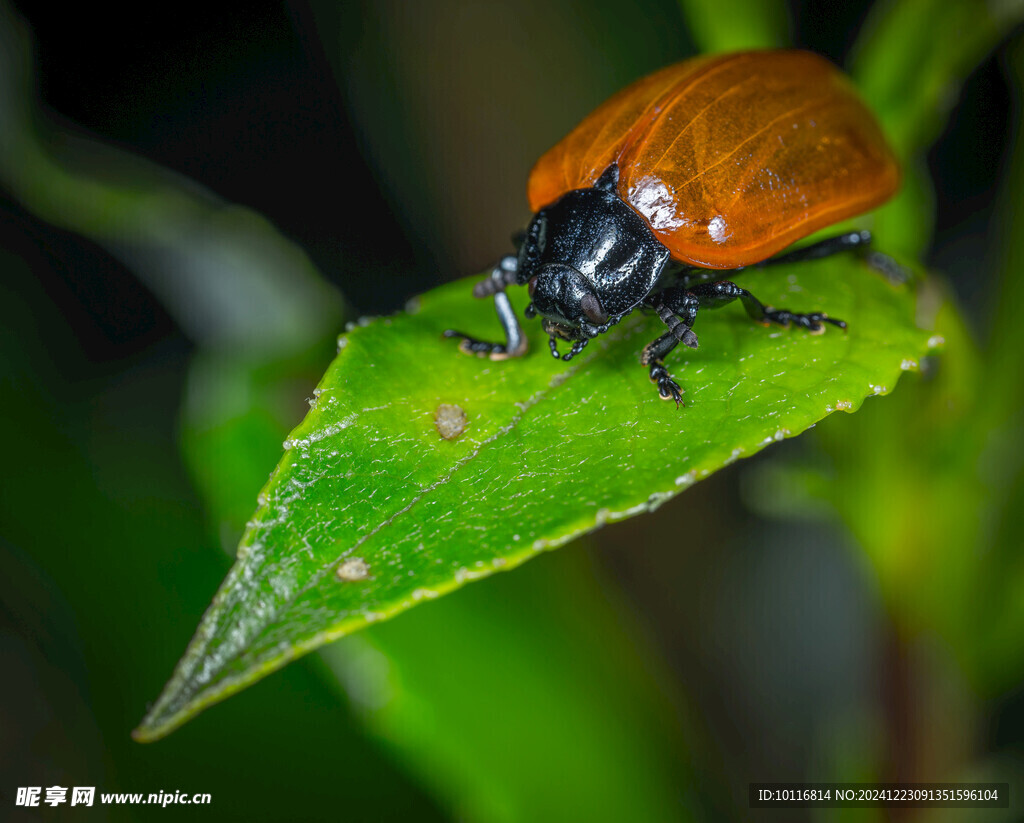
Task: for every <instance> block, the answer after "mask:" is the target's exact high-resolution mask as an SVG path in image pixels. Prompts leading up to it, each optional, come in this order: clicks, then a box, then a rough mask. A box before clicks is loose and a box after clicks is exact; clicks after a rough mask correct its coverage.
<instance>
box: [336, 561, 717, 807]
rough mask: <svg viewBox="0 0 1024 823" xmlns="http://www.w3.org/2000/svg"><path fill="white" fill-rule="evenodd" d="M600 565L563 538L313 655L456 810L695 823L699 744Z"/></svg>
mask: <svg viewBox="0 0 1024 823" xmlns="http://www.w3.org/2000/svg"><path fill="white" fill-rule="evenodd" d="M599 572H600V569H599V568H595V564H594V562H593V560H592V558H591V557H590V556H589V555H588V553H587V552H585V551H584V550H583V547H582V546H579V545H578V544H577V545H576V547H575V548H574V549H573V550H570V551H565V552H558V553H556V554H554V555H550V556H547V557H545V558H544V562H538V563H531V564H530V565H529V566H527V567H526V568H524V569H522V570H521V571H519V572H517V573H516V574H508V575H497V576H495V577H494V578H491V579H490V580H487V581H486V582H483V583H481V584H480V585H477V586H470V587H469V588H467V589H466V590H465V591H463V592H460V593H459V595H458V596H457V597H446V598H444V599H442V600H441V601H439V602H436V603H431V604H429V605H426V606H424V607H423V608H422V609H420V610H418V611H417V614H416V616H415V619H410V620H395V621H390V622H388V623H387V624H384V625H380V626H374V627H373V628H372V629H370V630H369V631H367V632H363V633H361V634H360V635H358V636H357V637H353V638H349V639H348V640H346V642H344V643H337V644H334V645H331V646H329V647H327V648H325V649H323V650H322V654H323V656H324V658H325V659H326V660H327V662H328V664H329V665H330V666H331V668H332V669H333V670H334V671H335V672H337V673H338V675H339V679H340V681H341V683H342V685H343V686H344V687H345V690H346V692H347V694H348V695H349V696H350V698H351V699H352V702H353V704H354V705H355V707H356V708H357V709H359V710H360V712H361V714H362V715H363V716H364V717H365V719H366V721H367V723H368V725H369V728H370V729H371V730H372V731H373V732H375V733H376V734H377V735H378V736H379V737H380V738H382V739H383V740H385V741H387V742H388V743H389V744H390V745H391V746H392V747H394V749H395V750H396V751H397V752H398V753H399V755H400V756H401V757H402V758H403V760H405V761H406V762H407V763H408V764H409V766H410V768H411V769H412V770H413V771H414V772H415V773H417V774H419V775H420V776H421V778H422V780H423V781H424V782H425V784H426V785H428V786H433V787H435V788H436V792H437V794H438V796H439V797H441V798H444V799H445V802H446V805H447V806H448V807H449V808H450V809H451V811H452V816H453V818H454V819H457V820H477V821H480V820H487V821H508V822H509V823H511V821H535V820H587V821H622V820H635V821H659V822H661V821H674V820H689V819H693V817H694V815H693V813H692V809H691V810H690V811H688V810H687V807H686V805H684V803H686V802H690V803H692V802H693V801H692V796H693V795H694V794H700V793H701V791H708V790H709V787H708V786H706V785H705V786H701V787H700V788H698V781H697V780H696V779H695V777H694V775H693V773H692V772H691V770H690V767H689V765H688V763H687V761H686V758H685V753H684V752H682V751H679V749H680V748H681V746H682V743H683V741H685V742H686V743H687V744H696V747H697V749H698V750H699V749H700V747H701V741H700V739H699V738H695V736H694V734H693V732H692V731H691V730H690V729H689V728H688V724H687V722H686V721H685V719H683V718H681V714H682V712H681V708H680V705H679V701H678V699H675V695H674V694H673V693H674V689H673V687H672V685H671V684H672V680H671V677H670V675H669V674H668V673H667V672H666V671H664V670H663V669H661V667H660V665H659V662H658V657H657V654H656V652H655V650H653V649H650V648H648V647H647V644H646V643H645V642H644V635H643V632H642V630H640V629H639V627H637V626H635V625H634V621H633V620H632V619H631V615H630V614H629V612H628V611H627V610H626V609H623V608H622V607H621V604H620V603H619V602H618V598H617V597H616V591H615V589H614V585H608V584H604V585H602V583H601V581H600V579H599V577H600V574H599ZM598 684H600V685H599V686H598ZM705 745H706V744H705Z"/></svg>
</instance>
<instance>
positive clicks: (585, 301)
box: [580, 294, 608, 326]
mask: <svg viewBox="0 0 1024 823" xmlns="http://www.w3.org/2000/svg"><path fill="white" fill-rule="evenodd" d="M580 308H581V309H583V313H584V314H585V315H586V316H587V319H588V320H590V322H591V323H596V324H597V325H598V326H600V325H602V324H604V323H607V322H608V315H607V314H605V313H604V309H602V308H601V303H600V302H599V301H598V299H597V298H596V297H594V295H592V294H585V295H583V298H582V299H581V300H580Z"/></svg>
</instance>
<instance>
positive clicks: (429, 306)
mask: <svg viewBox="0 0 1024 823" xmlns="http://www.w3.org/2000/svg"><path fill="white" fill-rule="evenodd" d="M797 271H798V272H799V274H797V273H796V272H797ZM757 277H758V281H759V283H758V289H757V290H758V293H759V294H760V295H761V296H762V297H763V298H764V299H766V300H767V301H768V302H769V303H771V304H773V305H785V306H790V307H793V308H797V307H799V308H807V309H811V308H815V309H823V310H826V311H828V312H830V313H831V314H833V315H834V316H842V317H844V318H845V319H847V320H848V321H850V323H851V329H850V331H849V333H848V334H843V333H841V332H838V331H837V330H831V331H830V332H829V333H827V334H824V335H820V336H812V335H808V334H806V333H804V332H803V331H800V330H789V329H769V330H766V329H762V328H760V327H758V326H756V325H754V324H751V323H750V322H749V321H748V320H747V319H746V318H745V317H744V316H743V314H742V311H741V310H738V309H736V308H733V309H732V310H726V311H722V312H717V313H712V312H707V313H706V314H704V315H702V319H701V322H700V324H699V326H698V328H699V331H700V333H701V335H702V338H703V340H704V345H703V347H702V348H701V349H699V350H698V351H696V352H691V351H689V350H687V351H686V352H684V353H682V354H681V355H679V356H677V357H676V358H675V360H674V364H673V365H674V368H675V372H676V375H677V377H678V378H679V379H680V382H681V383H682V384H683V385H684V388H686V389H688V394H687V404H686V406H685V407H684V408H682V409H679V410H677V409H676V408H675V406H674V404H672V403H664V402H662V401H660V400H659V399H658V397H657V392H656V391H655V390H654V389H653V387H652V386H651V385H650V383H649V382H648V380H647V377H646V372H645V370H644V369H642V368H641V367H640V366H639V365H638V363H637V357H638V355H639V352H640V349H641V348H642V347H643V345H644V344H645V343H646V342H647V341H648V340H649V339H650V338H652V337H654V336H655V334H656V333H657V330H656V328H655V324H654V322H652V321H650V320H648V319H646V318H644V317H641V316H640V315H639V314H636V315H634V316H633V317H631V318H629V319H627V321H625V322H623V323H622V324H620V325H619V326H617V327H615V329H613V331H612V332H609V333H608V334H606V335H604V336H602V337H601V338H598V339H596V340H595V341H594V342H592V343H591V345H590V347H589V349H588V350H587V351H586V352H585V353H584V355H583V356H581V357H579V358H577V360H576V361H574V362H573V363H572V364H571V365H567V364H564V363H561V362H558V361H554V360H552V358H551V357H549V356H547V352H546V338H545V337H544V336H543V334H542V333H541V332H540V330H539V328H537V325H536V324H531V344H532V349H533V353H532V354H531V355H530V356H528V357H526V358H524V359H521V360H512V361H506V362H499V363H492V362H489V361H486V360H483V361H481V360H478V359H475V358H469V357H464V356H462V355H460V354H459V353H458V352H457V351H456V349H455V346H454V343H453V342H452V341H448V340H443V339H442V338H441V332H442V330H443V329H445V328H446V327H449V326H452V325H458V326H461V327H464V328H465V329H466V330H467V331H470V332H477V333H479V334H481V335H484V334H487V333H488V332H490V333H493V332H494V330H495V325H496V324H495V322H494V319H493V316H492V314H491V309H490V307H489V306H488V305H487V303H486V302H484V301H475V300H473V299H472V298H471V297H470V288H469V285H468V284H467V283H465V282H463V283H457V284H452V285H450V286H446V287H444V288H441V289H438V290H436V291H434V292H431V293H429V294H428V295H425V296H424V297H423V298H422V305H421V307H420V308H418V310H416V311H415V312H414V313H412V314H409V315H403V316H400V317H395V318H386V319H383V320H377V321H372V322H368V323H367V324H365V325H360V326H358V327H355V328H353V329H352V331H351V332H350V333H349V334H348V335H346V336H344V337H342V339H341V340H340V341H339V348H340V354H339V356H338V358H337V359H336V360H335V361H334V363H333V364H332V365H331V367H330V369H329V370H328V372H327V375H326V376H325V377H324V379H323V381H322V382H321V384H320V388H319V389H318V390H317V392H316V402H315V405H314V407H313V408H312V409H311V411H310V413H309V414H308V415H307V417H306V419H305V420H304V421H303V423H302V424H301V425H300V426H299V427H298V428H297V429H296V430H295V431H294V432H293V433H292V434H291V436H290V437H289V439H288V440H287V441H286V442H285V449H286V453H285V456H284V458H283V459H282V461H281V463H280V465H279V466H278V468H277V470H276V471H275V472H274V474H273V475H272V477H271V480H270V482H269V483H268V484H267V486H266V487H265V489H264V491H263V494H262V495H261V497H260V503H259V509H258V511H257V513H256V515H255V517H254V519H253V520H252V521H251V523H250V524H249V527H248V529H247V531H246V533H245V535H244V537H243V539H242V543H241V545H240V547H239V551H238V562H237V563H236V565H235V567H234V568H233V570H232V572H231V573H230V574H229V576H228V578H227V580H226V581H225V583H224V585H223V586H222V588H221V591H220V592H219V593H218V595H217V596H216V598H215V600H214V603H213V606H212V607H211V609H210V611H209V612H208V614H207V615H206V617H205V618H204V620H203V624H202V625H201V626H200V628H199V630H198V633H197V635H196V638H195V639H194V641H193V643H192V645H191V646H190V648H189V650H188V652H187V653H186V655H185V657H184V658H183V660H182V661H181V663H180V664H179V668H178V670H177V672H176V674H175V676H174V677H173V679H172V680H171V682H170V683H169V684H168V685H167V687H166V689H165V691H164V694H163V695H162V696H161V698H160V699H159V701H158V702H157V704H156V705H155V706H154V707H153V709H152V711H151V712H150V714H149V715H148V716H147V718H146V719H145V721H144V722H143V724H142V726H141V727H140V728H139V730H138V731H137V735H138V737H139V738H140V739H153V738H156V737H159V736H161V735H163V734H166V733H167V732H168V731H170V730H171V729H172V728H174V727H175V726H177V725H178V724H180V723H182V722H183V721H184V720H186V719H187V718H188V717H190V716H191V715H193V714H195V713H196V712H197V711H199V710H201V709H202V708H203V707H205V706H207V705H209V704H210V703H212V702H215V701H217V700H219V699H222V698H223V697H225V696H227V695H229V694H231V693H232V692H234V691H237V690H238V689H240V688H242V687H244V686H245V685H247V684H248V683H251V682H253V681H254V680H257V679H259V678H260V677H262V676H263V675H265V674H266V673H268V672H269V671H272V670H274V669H276V668H279V667H280V666H282V665H284V663H286V662H287V661H288V660H290V659H293V658H294V657H297V656H299V655H300V654H303V653H305V652H307V651H309V650H311V649H313V648H316V647H317V646H319V645H321V644H323V643H324V642H327V641H328V640H331V639H334V638H337V637H340V636H342V635H345V634H349V633H351V632H353V631H356V630H357V629H359V628H361V627H363V626H365V625H366V624H368V623H372V622H374V621H377V620H381V619H384V618H387V617H391V616H393V615H395V614H398V613H399V612H402V611H404V610H405V609H408V608H409V607H411V606H413V605H415V604H416V603H417V602H419V601H421V600H423V599H429V598H432V597H436V596H438V595H440V594H444V593H446V592H448V591H451V590H452V589H454V588H457V587H458V586H460V585H462V584H463V583H465V582H467V581H469V580H473V579H475V578H478V577H483V576H485V575H488V574H491V573H493V572H494V571H496V570H498V569H502V568H504V569H508V568H512V567H514V566H516V565H518V564H519V563H522V562H524V561H525V560H527V559H529V558H530V557H532V556H533V555H534V554H535V553H536V552H538V551H541V550H544V549H550V548H555V547H557V546H560V545H562V544H564V543H566V542H568V541H569V540H571V539H572V538H573V537H575V536H577V535H579V534H581V533H583V532H585V531H589V530H591V529H594V528H596V527H598V526H600V525H601V524H602V523H604V522H608V521H613V520H619V519H623V518H626V517H629V516H632V515H634V514H638V513H640V512H643V511H648V510H651V509H653V508H655V507H656V506H658V505H659V504H660V503H662V502H663V501H664V500H666V499H668V498H669V497H671V496H673V495H675V494H677V493H678V492H679V491H681V490H682V489H684V488H686V487H687V486H689V485H691V484H692V483H694V482H695V481H697V480H699V479H701V478H702V477H704V476H706V475H707V474H709V473H710V472H713V471H715V470H716V469H718V468H721V467H722V466H724V465H727V464H728V463H731V462H733V461H734V460H736V459H737V458H738V457H740V456H745V455H750V454H753V453H755V452H757V451H759V450H760V449H762V448H763V447H764V446H766V445H768V444H769V443H772V442H774V441H776V440H779V439H782V438H784V437H789V436H793V435H796V434H798V433H800V432H801V431H803V430H804V429H806V428H807V427H808V426H811V425H813V424H814V423H815V422H817V421H818V420H820V419H821V418H822V417H824V416H826V415H827V414H829V413H830V412H831V411H833V410H835V409H837V408H840V409H846V410H853V409H856V408H857V407H858V406H859V405H860V404H861V402H862V401H863V399H864V397H865V396H866V395H870V394H884V393H886V392H888V391H889V390H890V389H891V388H892V387H893V386H894V384H895V383H896V380H897V379H898V378H899V375H900V374H901V372H902V371H904V370H906V369H908V368H915V367H916V364H917V362H918V360H919V359H920V358H921V357H922V356H923V355H924V353H925V352H926V350H927V339H928V334H927V333H925V332H923V331H921V330H920V329H919V328H918V327H917V326H916V325H915V322H914V312H915V300H914V296H913V294H912V292H911V291H910V289H909V288H908V287H907V286H894V285H892V284H890V283H889V282H887V281H885V280H884V279H883V278H881V277H880V276H879V275H878V274H877V273H875V272H874V271H873V270H871V269H870V268H868V267H867V266H865V265H864V264H863V263H861V262H859V261H857V260H855V259H853V258H851V257H845V258H832V259H830V260H824V261H818V262H815V263H809V264H802V265H800V266H799V267H797V268H789V267H779V268H777V269H774V270H768V271H765V272H763V273H758V275H757ZM517 297H522V295H517ZM672 362H673V361H671V360H670V363H672ZM441 405H451V406H458V407H459V408H461V409H462V410H464V412H465V415H466V419H467V422H466V425H465V431H464V433H462V434H461V436H458V437H457V438H455V439H451V440H446V439H444V438H442V437H441V436H440V435H439V434H438V430H437V428H435V415H436V414H437V413H438V410H439V407H440V406H441ZM588 473H589V475H590V476H591V477H592V478H593V479H592V481H591V482H587V480H586V479H583V480H581V477H584V478H586V476H587V474H588Z"/></svg>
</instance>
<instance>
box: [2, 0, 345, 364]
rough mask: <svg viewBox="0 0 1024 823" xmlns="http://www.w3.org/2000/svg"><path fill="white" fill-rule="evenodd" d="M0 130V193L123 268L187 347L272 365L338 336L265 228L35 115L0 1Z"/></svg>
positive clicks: (310, 285)
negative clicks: (270, 359)
mask: <svg viewBox="0 0 1024 823" xmlns="http://www.w3.org/2000/svg"><path fill="white" fill-rule="evenodd" d="M0 122H3V128H2V129H0V186H3V187H4V188H5V189H6V190H7V191H8V192H9V193H10V194H11V195H12V196H13V197H14V198H15V199H16V200H17V201H18V202H20V203H21V204H22V205H23V206H24V207H25V208H26V209H27V210H28V211H30V212H31V213H32V214H34V215H35V216H36V217H38V218H39V219H41V220H44V221H46V222H47V223H50V224H52V225H54V226H57V227H59V228H61V229H65V230H67V231H71V232H75V233H77V234H80V235H82V236H83V237H87V238H89V239H90V240H92V241H93V242H94V243H96V244H98V245H99V246H101V247H102V248H104V249H105V250H106V251H107V252H109V253H110V254H111V255H112V256H114V257H116V258H117V259H118V260H120V261H121V262H123V263H124V264H125V265H126V266H127V267H128V268H130V269H131V270H132V271H133V272H134V273H135V274H136V275H137V276H138V277H139V279H140V280H142V281H143V282H144V283H145V284H146V285H147V286H148V287H149V288H151V289H152V290H153V292H154V293H155V294H156V295H157V296H159V298H160V300H161V301H162V303H163V304H164V305H165V306H166V307H167V309H168V310H169V311H170V312H171V313H172V314H173V316H174V318H175V320H176V321H177V322H178V324H179V325H180V326H181V327H182V329H184V330H185V332H186V333H187V334H188V335H189V337H190V338H191V339H192V340H193V341H195V342H197V343H199V344H200V345H204V346H207V347H217V348H219V349H223V350H230V351H233V352H241V353H244V355H245V356H248V357H250V358H253V357H258V356H260V355H263V356H274V357H277V358H282V357H284V356H286V354H288V353H291V352H294V351H295V350H299V351H304V350H305V349H307V348H308V347H309V346H310V344H311V342H312V341H316V340H319V339H322V337H323V336H324V335H325V334H329V333H330V330H332V329H334V328H337V323H338V321H339V318H340V317H341V316H342V314H343V312H344V305H345V304H344V301H343V300H342V298H341V296H340V295H339V294H338V292H337V291H336V290H334V289H332V288H331V287H330V286H329V285H328V284H327V283H326V282H324V280H323V279H322V278H321V276H320V274H319V273H318V272H317V271H316V268H315V267H314V266H313V264H312V263H311V262H310V260H309V257H308V256H307V255H306V253H305V252H304V251H303V250H302V249H301V248H299V247H298V246H297V245H295V244H294V243H292V242H291V241H290V240H288V239H287V238H285V237H284V236H282V235H281V234H280V232H278V231H277V229H275V228H274V226H272V225H271V224H270V223H269V222H268V221H267V220H266V219H265V218H264V217H262V216H260V215H258V214H256V213H255V212H252V211H250V210H249V209H245V208H242V207H239V206H236V205H233V204H231V203H225V202H224V201H223V200H221V199H220V198H219V197H217V196H216V195H215V194H213V193H212V192H210V191H208V190H206V189H204V188H203V187H202V186H200V185H198V184H197V183H195V182H194V181H192V180H189V179H187V178H185V177H182V176H181V175H178V174H175V173H174V172H172V171H170V170H168V169H165V168H162V167H161V166H159V165H157V164H155V163H152V162H150V161H148V160H146V159H144V158H142V157H139V156H137V155H134V154H131V153H130V152H127V151H124V150H122V149H119V148H115V147H114V146H111V145H108V144H105V143H103V142H101V141H99V140H94V139H92V138H90V137H87V136H84V135H83V134H82V132H81V130H80V129H76V128H74V127H71V126H69V125H68V124H66V123H62V122H60V121H58V120H57V118H55V117H54V116H52V115H51V113H50V112H48V111H47V110H45V109H43V108H42V107H40V106H39V105H38V103H37V101H36V97H35V94H34V88H33V79H32V53H31V38H30V37H29V35H28V32H27V30H26V29H25V27H24V25H23V23H22V22H21V21H20V20H19V19H17V18H16V16H15V14H14V12H13V11H12V10H11V9H10V7H9V6H8V5H7V4H6V3H2V2H0ZM282 284H285V285H284V286H282Z"/></svg>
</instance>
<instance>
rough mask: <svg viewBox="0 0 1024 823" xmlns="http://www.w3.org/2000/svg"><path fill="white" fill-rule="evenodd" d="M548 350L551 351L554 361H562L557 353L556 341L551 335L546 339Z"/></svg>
mask: <svg viewBox="0 0 1024 823" xmlns="http://www.w3.org/2000/svg"><path fill="white" fill-rule="evenodd" d="M548 348H550V349H551V356H552V357H554V358H555V360H561V359H562V355H560V354H559V353H558V341H557V340H556V339H555V336H554V335H551V337H549V338H548Z"/></svg>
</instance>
